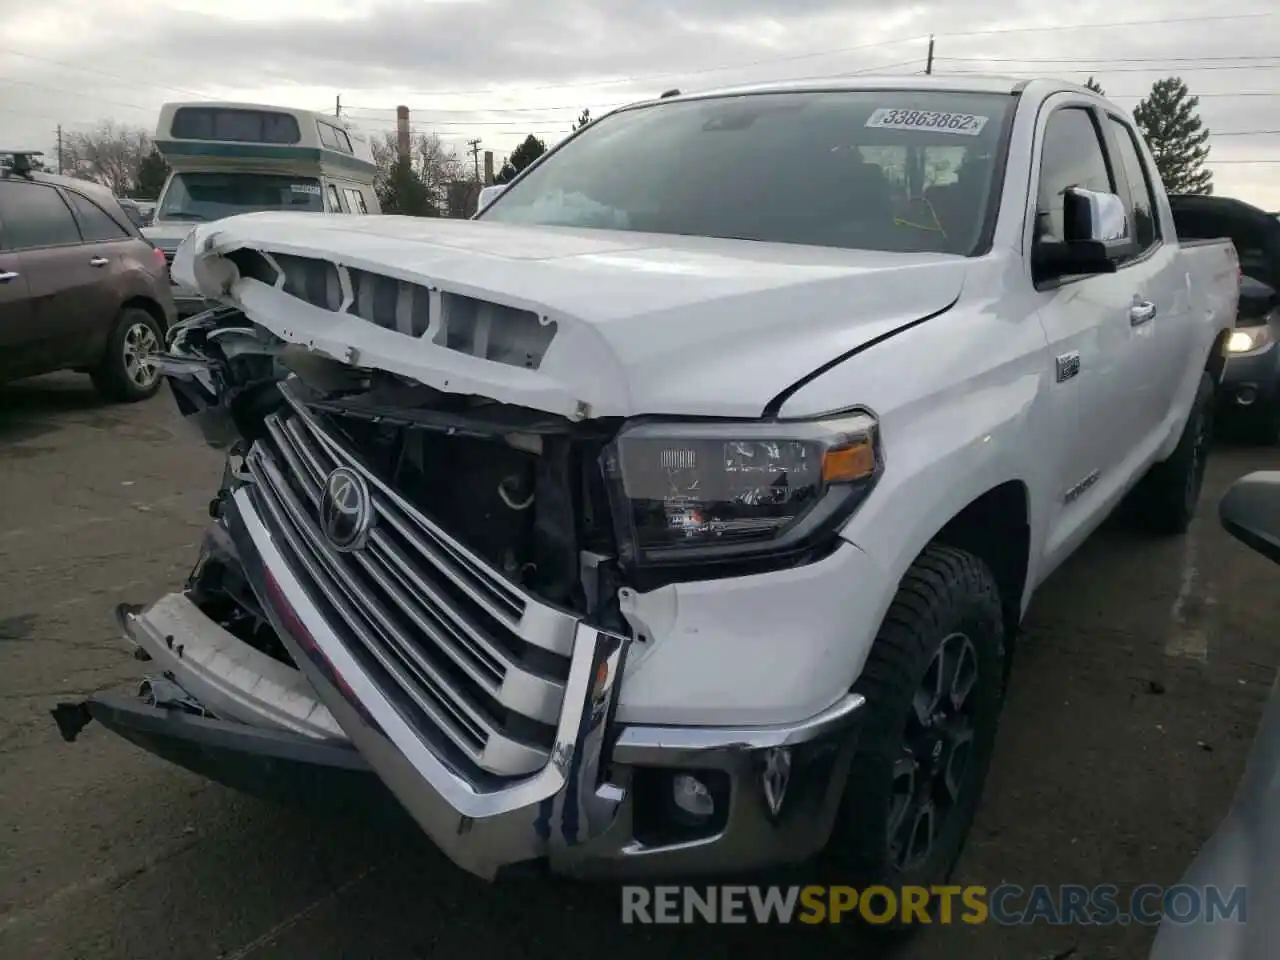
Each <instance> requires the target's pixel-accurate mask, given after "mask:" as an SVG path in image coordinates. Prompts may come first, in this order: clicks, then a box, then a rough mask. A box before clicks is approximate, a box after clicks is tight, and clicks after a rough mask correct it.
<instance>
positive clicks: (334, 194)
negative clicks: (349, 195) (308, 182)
mask: <svg viewBox="0 0 1280 960" xmlns="http://www.w3.org/2000/svg"><path fill="white" fill-rule="evenodd" d="M329 212H330V213H350V212H351V211H350V210H348V209H347V208H346V207H344V206H343V205H342V197H340V196H339V195H338V188H337V187H335V186H334V185H333V184H332V183H331V184H329Z"/></svg>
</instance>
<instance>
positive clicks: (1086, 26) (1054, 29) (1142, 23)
mask: <svg viewBox="0 0 1280 960" xmlns="http://www.w3.org/2000/svg"><path fill="white" fill-rule="evenodd" d="M1277 12H1278V11H1273V10H1267V11H1260V12H1256V13H1236V14H1222V15H1219V16H1207V17H1167V18H1164V19H1160V20H1117V21H1111V22H1108V23H1070V24H1054V25H1050V26H1043V27H995V28H991V29H987V30H965V31H957V32H954V33H938V34H934V36H935V37H936V38H937V39H959V38H962V37H987V36H1001V35H1005V34H1019V33H1061V32H1066V31H1070V30H1106V29H1111V28H1119V27H1158V26H1164V25H1166V24H1186V23H1212V22H1221V21H1230V20H1251V19H1260V18H1264V17H1274V16H1276V14H1277ZM928 39H929V34H915V35H913V36H906V37H899V38H896V39H893V40H878V41H874V42H872V43H861V44H857V45H855V46H851V47H835V48H831V49H827V50H815V51H812V52H810V53H799V54H792V55H790V56H785V57H766V58H763V59H759V60H747V61H743V62H742V63H735V64H724V65H721V66H717V67H701V68H698V69H693V70H669V71H666V72H664V73H649V74H641V75H636V76H629V77H614V78H612V79H608V80H581V81H578V82H576V83H552V84H545V85H542V86H536V87H530V86H523V85H521V89H523V90H569V89H575V88H579V87H603V86H612V85H616V84H626V83H645V82H648V81H650V80H663V79H668V78H671V77H693V76H703V75H705V74H708V73H724V72H726V71H733V70H745V69H750V68H751V67H759V66H768V65H772V64H777V63H792V62H795V61H797V60H813V59H817V58H819V57H830V56H836V55H838V54H844V53H856V52H858V51H861V50H875V49H878V48H880V47H893V46H901V45H903V44H907V43H922V42H924V41H927V40H928ZM510 89H511V85H508V86H506V87H488V88H484V89H471V90H413V91H409V92H410V94H412V95H415V96H429V97H449V96H469V95H472V94H484V93H505V92H508V91H509V90H510Z"/></svg>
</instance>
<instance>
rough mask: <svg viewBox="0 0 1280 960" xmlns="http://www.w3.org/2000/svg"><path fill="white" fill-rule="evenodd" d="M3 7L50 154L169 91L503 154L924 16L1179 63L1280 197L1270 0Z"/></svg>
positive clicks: (1242, 191)
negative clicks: (59, 141)
mask: <svg viewBox="0 0 1280 960" xmlns="http://www.w3.org/2000/svg"><path fill="white" fill-rule="evenodd" d="M1268 9H1270V10H1271V11H1273V12H1266V11H1268ZM1001 10H1003V11H1004V12H997V11H1001ZM1250 14H1252V15H1250ZM1258 14H1261V15H1258ZM1141 21H1148V22H1147V23H1145V24H1144V23H1141ZM0 23H2V24H3V25H4V29H3V30H2V31H0V133H2V134H3V135H0V148H5V147H7V148H11V149H12V148H14V147H24V148H36V149H44V150H45V151H47V152H49V153H52V151H53V145H54V130H55V128H56V126H57V125H58V124H61V125H62V126H63V128H64V129H66V130H77V129H86V128H89V127H92V126H94V125H95V124H96V123H98V122H100V121H101V120H104V119H113V120H115V121H117V122H122V123H128V124H132V125H136V126H141V127H145V128H147V129H148V130H151V129H152V128H153V127H154V125H155V121H156V116H157V112H158V109H159V106H160V104H161V103H163V102H165V101H171V100H201V99H211V98H212V99H223V100H232V99H234V100H248V101H253V102H260V103H274V104H282V105H289V106H295V107H305V108H309V109H317V110H319V109H325V110H331V109H333V105H334V101H335V97H338V96H340V97H341V99H342V104H343V108H344V112H345V113H346V114H347V115H348V116H350V117H351V118H353V119H355V120H356V121H357V122H359V123H360V125H361V126H362V127H365V128H368V129H375V130H383V129H391V128H392V127H393V126H394V122H395V107H396V105H397V104H401V103H403V104H406V105H408V106H409V107H410V109H411V117H412V120H413V125H414V128H415V129H416V130H424V131H434V132H435V133H437V134H438V135H439V136H440V137H441V138H442V139H445V140H446V141H449V142H451V143H454V144H457V145H458V147H459V149H460V150H463V149H465V141H466V140H468V139H472V138H477V137H478V138H480V139H481V140H482V141H483V146H482V148H481V149H492V150H494V151H495V154H496V156H497V159H498V160H499V161H500V160H501V158H502V156H503V155H504V154H505V153H507V152H509V151H510V150H511V148H512V147H513V146H514V145H515V144H516V143H518V142H519V141H520V140H521V139H523V138H524V136H525V135H526V134H528V133H535V134H537V135H538V136H541V137H542V138H543V139H545V140H547V142H548V143H552V142H554V141H555V140H557V139H559V138H560V137H562V136H563V135H564V134H566V133H567V132H568V130H569V127H570V125H571V123H572V121H573V119H574V118H575V117H576V116H577V115H578V114H579V113H580V112H581V110H582V109H583V108H584V107H588V108H590V109H591V112H592V113H593V114H594V115H597V116H598V115H599V114H601V113H603V112H604V111H605V110H607V109H608V108H609V107H611V106H614V105H617V104H620V103H624V102H627V101H628V100H634V99H640V98H645V97H650V96H653V95H655V94H657V93H660V92H661V91H663V90H665V89H668V88H670V87H679V88H681V89H683V90H686V91H688V90H693V89H706V88H710V87H716V86H724V85H729V84H736V83H742V82H748V81H752V80H761V79H781V78H787V77H813V76H823V75H831V74H840V73H847V72H853V71H858V72H886V73H914V72H919V71H921V70H923V68H924V58H925V55H926V50H927V46H928V43H927V39H926V38H927V35H928V34H929V33H934V34H935V35H936V48H935V56H936V60H935V65H934V72H935V73H960V72H982V73H1006V74H1008V73H1012V74H1015V75H1017V76H1036V75H1049V76H1061V77H1065V78H1068V79H1073V80H1078V81H1083V80H1084V79H1085V78H1086V77H1087V76H1089V75H1090V74H1092V75H1094V76H1096V77H1097V78H1098V79H1099V81H1100V82H1101V83H1102V84H1103V86H1104V87H1105V88H1106V90H1107V92H1108V94H1110V95H1112V96H1113V97H1114V98H1115V99H1116V100H1117V101H1118V102H1120V103H1121V104H1122V105H1123V106H1125V107H1127V108H1130V109H1131V108H1132V107H1133V105H1134V104H1136V103H1137V101H1138V99H1139V97H1140V96H1141V95H1142V94H1144V93H1145V92H1147V91H1148V90H1149V89H1150V86H1151V83H1152V81H1154V80H1156V79H1158V78H1160V77H1162V76H1168V75H1170V74H1178V75H1180V76H1182V77H1183V78H1184V79H1185V80H1186V82H1187V83H1188V85H1189V86H1190V87H1191V90H1192V92H1194V93H1198V94H1199V95H1200V96H1201V97H1202V100H1201V113H1202V116H1203V118H1204V120H1205V122H1206V124H1207V125H1208V126H1209V127H1210V129H1211V130H1212V131H1213V133H1214V137H1213V140H1212V141H1211V143H1212V146H1213V153H1212V156H1211V159H1212V160H1213V161H1217V162H1215V163H1214V164H1213V166H1212V169H1213V172H1214V183H1215V188H1216V192H1217V193H1220V194H1226V195H1232V196H1239V197H1241V198H1242V199H1245V200H1249V201H1251V202H1253V203H1257V204H1259V205H1262V206H1264V207H1266V208H1267V209H1271V210H1280V132H1277V133H1272V134H1256V133H1253V132H1254V131H1268V130H1275V131H1280V6H1277V5H1276V4H1275V3H1274V0H1272V2H1271V3H1268V2H1266V0H1235V2H1226V0H1203V2H1200V3H1197V4H1186V3H1174V2H1173V0H1161V2H1156V0H1132V2H1129V3H1125V4H1118V3H1114V2H1111V3H1103V2H1096V0H1084V2H1076V3H1071V4H1044V3H1033V2H1031V0H1006V2H1005V3H1003V4H997V3H995V2H987V3H982V2H977V0H946V2H936V3H934V2H919V3H916V2H911V0H842V2H835V0H681V2H679V3H677V2H673V0H643V2H642V0H595V2H591V0H524V2H516V0H307V2H288V0H117V2H115V3H102V2H100V0H95V2H91V0H46V2H42V3H32V2H31V0H0ZM1082 25H1083V26H1082ZM1233 134H1234V135H1233ZM803 149H804V145H803V144H797V145H796V150H797V158H798V159H799V157H800V153H801V152H802V151H803ZM1241 161H1266V162H1259V163H1252V162H1241Z"/></svg>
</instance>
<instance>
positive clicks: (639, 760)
mask: <svg viewBox="0 0 1280 960" xmlns="http://www.w3.org/2000/svg"><path fill="white" fill-rule="evenodd" d="M866 702H867V698H866V697H864V696H862V694H860V693H846V694H845V695H844V696H843V697H841V698H840V699H839V700H837V701H836V702H835V703H833V704H832V705H831V706H829V707H828V708H827V709H825V710H823V711H822V712H821V713H818V714H815V715H814V716H812V717H808V718H807V719H805V720H800V721H798V722H796V723H787V724H776V725H770V726H760V727H644V726H628V727H624V728H623V730H622V732H621V733H620V734H619V735H618V740H617V742H616V744H615V745H614V748H613V759H614V762H615V763H625V764H629V765H633V766H672V765H677V766H682V765H688V764H690V763H693V762H695V761H696V760H697V759H698V757H699V756H700V755H702V754H706V753H721V754H722V753H724V752H726V751H731V752H732V751H742V752H750V751H758V750H768V749H771V748H775V747H794V746H798V745H799V744H802V743H808V742H810V741H812V740H818V739H821V738H822V737H824V736H826V735H827V734H829V733H833V732H835V731H837V730H839V729H841V728H842V727H845V726H847V725H848V724H850V723H851V722H853V721H854V720H855V719H856V715H857V714H858V712H859V711H860V710H862V709H863V707H864V706H865V705H866Z"/></svg>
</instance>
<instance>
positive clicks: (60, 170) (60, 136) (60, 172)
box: [58, 124, 62, 176]
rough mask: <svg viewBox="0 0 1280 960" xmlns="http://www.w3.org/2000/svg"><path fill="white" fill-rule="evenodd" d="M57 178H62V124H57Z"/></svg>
mask: <svg viewBox="0 0 1280 960" xmlns="http://www.w3.org/2000/svg"><path fill="white" fill-rule="evenodd" d="M58 176H62V124H58Z"/></svg>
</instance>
